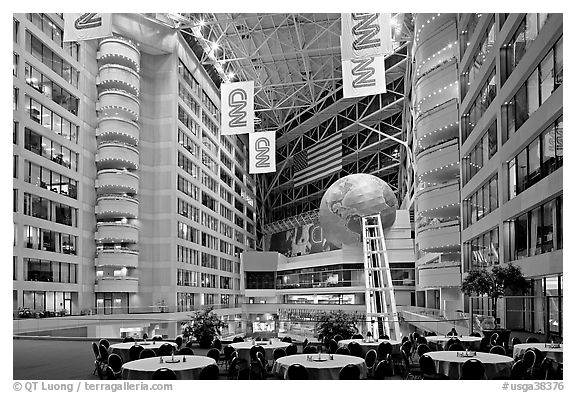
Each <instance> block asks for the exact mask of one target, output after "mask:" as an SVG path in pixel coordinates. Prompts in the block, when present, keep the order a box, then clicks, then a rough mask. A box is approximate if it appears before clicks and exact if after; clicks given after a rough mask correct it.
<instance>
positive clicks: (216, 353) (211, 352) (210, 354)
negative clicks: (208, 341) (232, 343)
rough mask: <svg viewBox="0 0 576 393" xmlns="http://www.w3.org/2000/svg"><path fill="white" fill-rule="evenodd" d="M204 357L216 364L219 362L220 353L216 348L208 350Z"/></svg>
mask: <svg viewBox="0 0 576 393" xmlns="http://www.w3.org/2000/svg"><path fill="white" fill-rule="evenodd" d="M206 356H208V357H209V358H212V359H214V360H215V361H216V362H218V360H220V351H219V350H218V349H216V348H210V349H209V350H208V352H207V353H206Z"/></svg>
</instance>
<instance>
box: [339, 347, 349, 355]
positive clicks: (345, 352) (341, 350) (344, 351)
mask: <svg viewBox="0 0 576 393" xmlns="http://www.w3.org/2000/svg"><path fill="white" fill-rule="evenodd" d="M336 355H348V356H350V350H349V349H348V348H346V347H338V349H337V350H336Z"/></svg>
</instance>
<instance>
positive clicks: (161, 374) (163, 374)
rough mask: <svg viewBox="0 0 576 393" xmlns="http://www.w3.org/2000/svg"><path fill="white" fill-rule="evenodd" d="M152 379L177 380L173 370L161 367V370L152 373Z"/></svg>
mask: <svg viewBox="0 0 576 393" xmlns="http://www.w3.org/2000/svg"><path fill="white" fill-rule="evenodd" d="M152 379H153V380H169V379H178V378H177V377H176V373H175V372H174V370H171V369H169V368H165V367H163V368H159V369H158V370H156V371H154V372H153V373H152Z"/></svg>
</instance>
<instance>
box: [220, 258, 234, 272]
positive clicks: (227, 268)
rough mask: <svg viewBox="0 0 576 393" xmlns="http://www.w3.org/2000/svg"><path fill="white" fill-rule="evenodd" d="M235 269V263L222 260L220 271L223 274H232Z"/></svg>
mask: <svg viewBox="0 0 576 393" xmlns="http://www.w3.org/2000/svg"><path fill="white" fill-rule="evenodd" d="M233 267H234V261H231V260H229V259H226V258H220V270H222V271H223V272H230V273H232V271H233Z"/></svg>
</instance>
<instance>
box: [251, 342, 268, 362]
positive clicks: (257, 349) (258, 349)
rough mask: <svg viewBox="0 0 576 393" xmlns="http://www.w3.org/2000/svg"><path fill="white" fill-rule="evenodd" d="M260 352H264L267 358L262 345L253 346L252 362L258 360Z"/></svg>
mask: <svg viewBox="0 0 576 393" xmlns="http://www.w3.org/2000/svg"><path fill="white" fill-rule="evenodd" d="M258 352H262V354H263V355H264V356H266V351H265V350H264V347H263V346H262V345H252V347H251V348H250V360H255V359H258Z"/></svg>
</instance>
